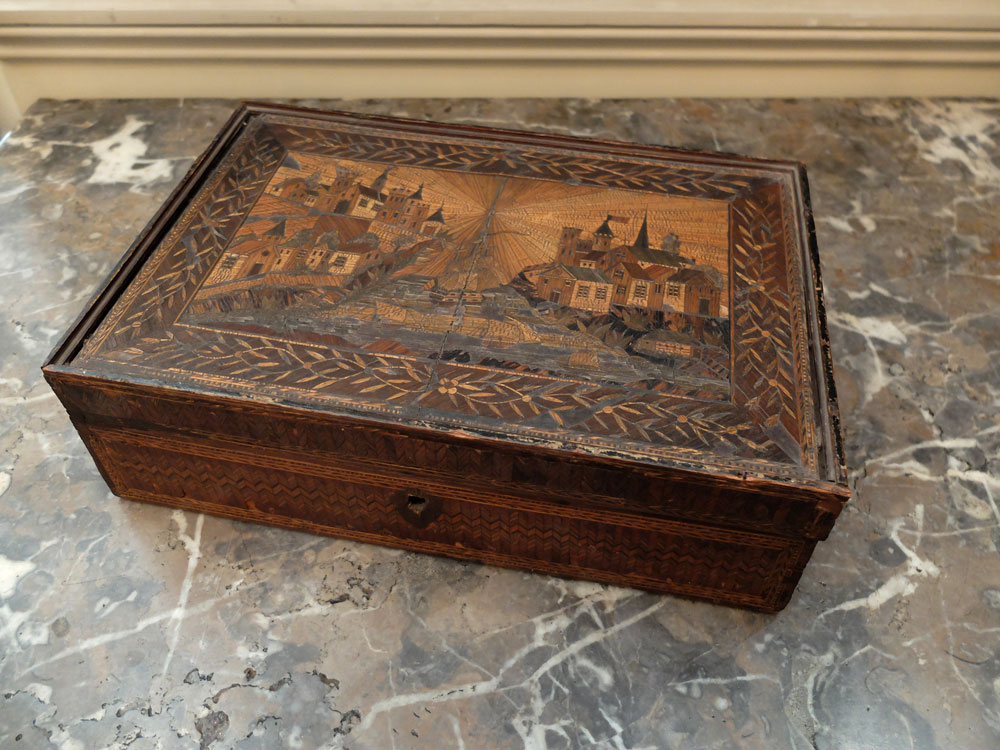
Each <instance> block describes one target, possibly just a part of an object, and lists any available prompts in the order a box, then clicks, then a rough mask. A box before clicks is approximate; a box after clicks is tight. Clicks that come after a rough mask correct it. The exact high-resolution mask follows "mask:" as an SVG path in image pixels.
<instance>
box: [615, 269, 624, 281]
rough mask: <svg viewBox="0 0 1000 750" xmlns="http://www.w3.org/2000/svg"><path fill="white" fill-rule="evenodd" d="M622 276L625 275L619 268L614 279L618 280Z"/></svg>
mask: <svg viewBox="0 0 1000 750" xmlns="http://www.w3.org/2000/svg"><path fill="white" fill-rule="evenodd" d="M624 275H625V272H624V271H623V270H622V269H620V268H619V269H616V270H615V278H616V279H620V278H621V277H622V276H624Z"/></svg>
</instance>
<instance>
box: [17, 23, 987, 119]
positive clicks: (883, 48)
mask: <svg viewBox="0 0 1000 750" xmlns="http://www.w3.org/2000/svg"><path fill="white" fill-rule="evenodd" d="M469 96H477V97H478V96H494V97H511V96H546V97H553V96H583V97H666V96H690V97H725V96H733V97H807V96H826V97H829V96H837V97H845V96H994V97H995V96H1000V29H991V28H983V27H977V28H967V29H961V28H946V29H934V28H905V29H902V28H900V29H894V28H857V27H846V26H845V27H836V28H825V27H824V28H800V27H795V28H756V27H755V28H751V27H696V28H678V27H650V28H637V27H594V26H581V27H562V26H420V25H412V26H403V25H394V26H348V25H339V26H298V25H275V26H225V25H219V26H200V25H198V26H195V25H176V26H162V25H150V26H123V25H26V24H24V25H8V26H0V126H7V127H9V126H11V125H12V123H14V122H16V120H17V119H18V117H19V116H20V114H21V113H22V112H23V111H24V109H26V108H27V107H28V106H29V105H30V104H31V102H33V101H34V100H35V99H37V98H60V99H66V98H98V97H248V98H269V97H272V98H277V97H317V98H320V97H322V98H328V97H329V98H335V97H469Z"/></svg>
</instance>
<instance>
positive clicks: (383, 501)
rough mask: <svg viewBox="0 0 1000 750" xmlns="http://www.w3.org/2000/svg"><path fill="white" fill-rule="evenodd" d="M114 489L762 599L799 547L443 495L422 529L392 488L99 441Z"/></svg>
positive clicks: (776, 585) (797, 545) (112, 441)
mask: <svg viewBox="0 0 1000 750" xmlns="http://www.w3.org/2000/svg"><path fill="white" fill-rule="evenodd" d="M101 444H102V447H101V451H102V453H103V455H104V457H105V460H106V461H107V462H109V463H110V465H113V467H114V470H113V477H114V481H115V483H116V484H118V485H119V486H118V487H116V488H115V489H116V490H117V491H118V492H121V493H124V494H127V493H128V492H130V491H140V492H147V493H152V494H155V495H159V496H163V497H175V498H185V497H188V496H193V497H196V498H197V499H198V500H199V501H201V502H203V503H208V504H211V505H215V506H220V507H229V508H232V509H236V510H239V509H241V508H245V509H249V510H251V511H256V512H261V513H266V514H269V515H275V516H283V517H288V518H298V519H304V520H307V521H310V522H312V523H316V524H319V525H321V526H324V527H328V528H330V529H331V532H332V533H334V534H335V533H336V531H334V530H335V529H345V530H347V531H355V532H364V533H368V534H375V535H381V536H384V537H386V538H387V539H388V538H390V537H402V538H411V539H415V540H422V541H428V542H432V541H433V542H439V543H447V544H450V545H455V546H458V547H460V548H467V549H473V550H482V551H484V552H486V553H497V554H500V555H505V556H513V557H517V558H519V559H521V560H523V561H524V565H525V566H527V567H530V564H531V563H530V561H531V560H538V561H542V562H546V563H554V564H559V565H568V566H571V567H574V568H579V569H580V570H581V574H583V572H584V571H585V570H587V569H596V570H606V571H609V572H612V573H616V574H628V575H636V576H642V577H647V578H652V579H660V580H663V581H665V582H667V583H669V582H671V581H676V582H677V583H678V584H681V583H685V582H687V583H696V584H697V585H698V586H701V587H705V588H708V589H712V590H715V591H717V592H720V595H721V596H725V595H726V594H733V595H737V596H740V597H753V598H759V599H760V600H767V599H768V598H769V597H770V596H771V594H772V593H773V591H774V590H776V589H777V588H778V587H779V585H780V583H781V581H782V579H783V577H784V574H785V569H786V567H788V565H790V564H791V562H792V561H793V559H794V558H795V557H796V556H797V554H798V551H799V549H798V548H799V547H800V546H801V545H800V544H799V543H795V542H791V541H790V542H789V546H788V547H786V548H779V549H775V548H773V547H771V548H764V547H754V546H749V545H746V544H732V543H726V542H722V541H710V540H706V539H695V538H688V537H682V536H677V535H672V534H665V533H659V532H654V531H646V530H642V529H636V528H627V527H623V526H616V525H612V524H605V523H600V522H596V521H587V520H581V519H576V518H563V517H559V516H555V515H551V514H542V513H532V512H525V511H516V510H511V509H507V508H503V507H499V506H493V505H484V504H480V503H465V502H461V501H457V500H450V499H445V500H443V501H442V503H443V510H442V513H441V515H440V517H439V518H438V519H436V520H435V521H434V522H433V523H431V524H430V525H429V526H428V527H427V528H424V529H420V528H417V527H415V526H413V525H412V524H410V523H408V522H407V521H406V519H405V518H404V516H403V515H402V514H401V513H400V512H399V511H398V510H397V508H396V502H395V495H396V493H395V492H393V491H392V490H389V489H384V488H380V487H372V486H368V485H362V484H358V483H355V482H348V481H338V480H334V479H324V478H320V477H314V476H309V475H304V474H294V473H290V472H283V471H280V470H275V469H263V468H260V467H256V466H251V465H247V464H243V463H237V462H233V461H227V460H218V459H215V460H213V459H208V458H204V457H201V456H193V455H190V454H182V453H177V452H173V451H162V450H159V449H156V448H151V447H142V446H136V445H135V444H132V443H118V442H116V441H114V440H108V439H102V440H101Z"/></svg>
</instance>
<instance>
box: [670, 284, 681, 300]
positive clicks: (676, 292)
mask: <svg viewBox="0 0 1000 750" xmlns="http://www.w3.org/2000/svg"><path fill="white" fill-rule="evenodd" d="M680 293H681V285H680V284H667V294H669V295H670V296H671V297H678V296H680Z"/></svg>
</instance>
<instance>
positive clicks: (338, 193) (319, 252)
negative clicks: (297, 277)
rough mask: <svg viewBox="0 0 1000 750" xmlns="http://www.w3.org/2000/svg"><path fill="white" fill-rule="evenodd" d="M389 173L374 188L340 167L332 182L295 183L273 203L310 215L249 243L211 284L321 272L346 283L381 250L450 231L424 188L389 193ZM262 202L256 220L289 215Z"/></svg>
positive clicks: (227, 258) (278, 191)
mask: <svg viewBox="0 0 1000 750" xmlns="http://www.w3.org/2000/svg"><path fill="white" fill-rule="evenodd" d="M388 179H389V170H388V169H386V170H385V171H384V172H382V174H381V175H379V176H378V177H377V178H376V179H375V180H373V181H372V183H371V184H365V183H364V181H363V180H362V179H361V176H360V175H359V174H358V173H357V172H354V171H351V170H348V169H344V168H340V167H338V170H337V176H336V177H335V178H334V180H333V181H332V182H326V183H324V182H322V181H321V176H320V174H319V173H314V174H312V175H310V176H308V177H299V176H296V177H290V178H288V179H286V180H284V181H282V182H281V183H279V184H278V185H276V186H275V188H274V190H273V192H272V196H276V197H278V198H282V199H284V200H285V201H291V202H292V203H296V204H299V205H301V206H304V207H306V208H308V209H311V210H310V211H309V212H306V211H303V214H305V215H299V216H294V215H293V216H287V217H286V218H284V219H281V220H280V221H275V222H274V223H273V224H272V225H271V226H270V227H269V228H268V229H267V230H265V231H263V232H260V233H259V234H253V235H251V236H247V237H244V238H243V239H242V241H240V242H238V243H236V244H235V245H234V246H233V247H231V248H230V249H229V250H228V251H227V253H226V254H225V255H224V256H223V258H222V259H221V261H220V262H219V264H218V266H216V269H215V271H214V272H213V274H212V277H211V278H210V279H209V283H211V284H218V283H222V282H226V281H231V280H233V279H239V278H245V277H248V276H256V275H258V274H261V273H268V272H271V271H296V272H300V271H317V272H321V273H329V274H333V275H335V276H345V277H346V276H349V275H351V274H354V273H358V272H360V271H361V270H363V269H364V268H365V267H366V266H368V265H370V264H372V263H375V262H377V261H378V259H379V258H380V257H381V255H383V250H384V248H385V247H387V246H391V245H392V244H393V243H394V242H398V241H399V240H400V238H404V239H405V240H406V241H407V242H408V243H409V244H411V245H412V244H415V243H418V242H421V241H429V240H431V239H433V238H434V237H435V236H436V235H438V234H439V233H440V232H441V230H443V229H444V228H445V220H444V206H443V205H442V206H438V207H437V208H436V209H434V208H433V207H432V206H431V204H430V203H428V202H427V201H425V200H424V199H423V185H421V186H420V187H418V188H417V189H416V190H413V189H412V186H411V187H409V188H407V187H396V188H390V187H388V184H387V183H388ZM275 200H276V198H275V197H271V196H265V197H264V198H262V199H261V201H260V202H259V204H258V213H270V212H272V211H273V213H274V214H282V213H285V214H287V213H288V209H287V204H285V205H276V206H274V207H268V205H267V203H268V201H272V202H273V201H275Z"/></svg>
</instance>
